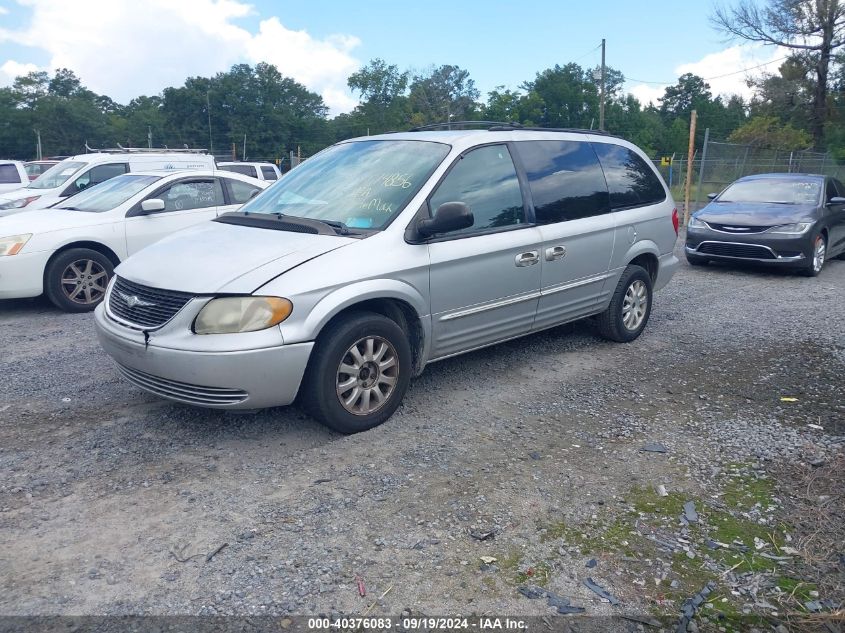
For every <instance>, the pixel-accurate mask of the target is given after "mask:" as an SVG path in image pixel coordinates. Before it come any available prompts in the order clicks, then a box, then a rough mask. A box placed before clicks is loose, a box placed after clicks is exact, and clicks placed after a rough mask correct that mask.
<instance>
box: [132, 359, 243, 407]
mask: <svg viewBox="0 0 845 633" xmlns="http://www.w3.org/2000/svg"><path fill="white" fill-rule="evenodd" d="M117 368H118V369H119V370H120V373H121V374H123V376H124V377H125V378H126V379H127V380H128V381H129V382H131V383H132V384H134V385H136V386H138V387H140V388H141V389H144V390H146V391H149V392H151V393H154V394H155V395H157V396H161V397H162V398H169V399H170V400H177V401H179V402H185V403H187V404H197V405H200V406H206V407H215V406H217V407H219V406H225V405H232V404H239V403H241V402H243V401H244V400H246V399H247V398H248V397H249V394H248V393H247V392H246V391H244V390H243V389H233V388H228V387H206V386H203V385H192V384H190V383H187V382H179V381H176V380H169V379H167V378H161V377H160V376H153V375H152V374H148V373H146V372H143V371H138V370H137V369H132V368H131V367H127V366H126V365H121V364H118V365H117Z"/></svg>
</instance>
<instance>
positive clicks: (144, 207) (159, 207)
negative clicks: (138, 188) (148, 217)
mask: <svg viewBox="0 0 845 633" xmlns="http://www.w3.org/2000/svg"><path fill="white" fill-rule="evenodd" d="M141 211H142V212H144V213H156V212H157V211H164V200H162V199H161V198H149V199H148V200H144V201H143V202H142V203H141Z"/></svg>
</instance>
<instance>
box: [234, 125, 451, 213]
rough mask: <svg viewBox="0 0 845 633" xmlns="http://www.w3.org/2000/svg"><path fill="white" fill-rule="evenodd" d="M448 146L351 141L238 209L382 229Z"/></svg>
mask: <svg viewBox="0 0 845 633" xmlns="http://www.w3.org/2000/svg"><path fill="white" fill-rule="evenodd" d="M449 149H450V146H449V145H445V144H443V143H435V142H430V141H402V140H395V141H394V140H379V141H353V142H349V143H340V144H338V145H334V146H332V147H329V148H328V149H326V150H324V151H322V152H320V153H319V154H317V155H316V156H314V157H313V158H309V159H308V160H306V161H305V162H304V163H302V164H301V165H299V166H298V167H296V168H295V169H293V170H292V171H290V172H288V173H287V174H286V175H285V176H283V177H282V178H281V180H279V181H278V182H277V183H276V184H274V185H272V186H271V187H269V188H267V189H265V190H264V191H263V192H262V193H261V194H259V195H258V196H257V197H256V198H255V199H253V200H251V201H250V202H248V203H247V204H245V205H244V206H243V207H241V209H240V211H241V212H243V213H249V214H252V213H266V214H283V215H287V216H296V217H301V218H309V219H312V220H322V221H328V222H342V223H343V224H345V225H346V226H347V227H349V228H350V229H381V228H384V227H385V226H387V225H388V224H389V223H390V221H391V220H392V219H393V218H394V217H396V215H397V214H398V213H399V212H400V211H401V210H402V209H403V208H404V207H405V205H406V204H407V203H408V201H409V200H410V199H411V198H412V197H413V196H414V194H416V193H417V191H419V190H420V187H422V185H423V183H425V181H426V180H427V179H428V177H429V176H430V175H431V173H432V172H433V171H434V169H435V168H436V167H437V166H438V165H439V164H440V163H441V162H442V161H443V159H444V158H446V155H447V154H448V153H449Z"/></svg>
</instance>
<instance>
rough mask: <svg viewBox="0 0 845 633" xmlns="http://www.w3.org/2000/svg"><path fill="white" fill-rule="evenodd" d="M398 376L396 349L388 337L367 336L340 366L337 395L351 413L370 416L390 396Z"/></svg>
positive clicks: (351, 350) (348, 351) (345, 356)
mask: <svg viewBox="0 0 845 633" xmlns="http://www.w3.org/2000/svg"><path fill="white" fill-rule="evenodd" d="M398 379H399V363H398V357H397V354H396V349H395V348H394V347H393V345H391V343H390V341H388V340H387V339H384V338H382V337H380V336H367V337H364V338H362V339H359V340H358V341H356V342H355V343H354V344H353V345H352V346H351V347H350V348H349V349H348V350H347V351H346V353H345V354H344V355H343V358H342V359H341V361H340V365H338V368H337V378H336V390H337V397H338V399H339V400H340V403H341V405H342V406H343V408H344V409H346V410H347V411H348V412H349V413H352V414H353V415H369V414H371V413H373V412H375V411H378V410H379V409H380V408H381V407H382V406H384V404H385V403H386V402H387V401H388V400H389V399H390V396H391V395H393V391H394V389H395V388H396V383H397V381H398Z"/></svg>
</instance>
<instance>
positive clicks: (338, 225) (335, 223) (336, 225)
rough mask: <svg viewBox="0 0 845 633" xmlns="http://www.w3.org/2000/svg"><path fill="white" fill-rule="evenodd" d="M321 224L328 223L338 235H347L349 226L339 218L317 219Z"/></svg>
mask: <svg viewBox="0 0 845 633" xmlns="http://www.w3.org/2000/svg"><path fill="white" fill-rule="evenodd" d="M317 221H318V222H322V223H323V224H328V225H329V226H330V227H332V228H333V229H335V230H336V231H337V234H338V235H349V227H348V226H346V225H345V224H344V223H343V222H341V221H339V220H317Z"/></svg>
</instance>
